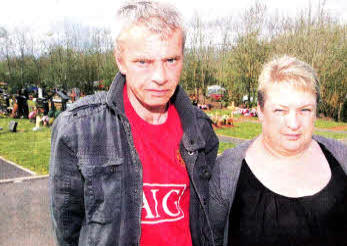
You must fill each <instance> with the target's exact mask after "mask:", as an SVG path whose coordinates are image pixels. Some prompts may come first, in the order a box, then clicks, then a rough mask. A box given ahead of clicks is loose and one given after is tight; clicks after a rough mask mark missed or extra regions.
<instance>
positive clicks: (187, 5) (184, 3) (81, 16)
mask: <svg viewBox="0 0 347 246" xmlns="http://www.w3.org/2000/svg"><path fill="white" fill-rule="evenodd" d="M165 1H167V0H165ZM256 1H257V0H209V1H203V0H175V1H169V2H171V3H172V4H174V5H175V6H176V7H177V8H178V9H179V10H180V11H181V13H182V14H183V16H184V17H185V19H186V20H189V19H190V18H191V17H192V16H193V15H194V14H195V13H198V14H199V15H200V16H202V17H203V18H206V19H209V18H211V19H213V18H215V17H221V16H227V15H229V16H230V15H231V16H237V15H238V14H240V13H242V12H243V11H245V10H246V9H247V8H249V7H251V6H252V5H253V4H254V3H255V2H256ZM122 2H123V1H121V0H31V1H28V0H2V3H1V9H0V27H1V26H2V27H5V28H6V29H8V30H11V29H12V28H14V27H20V28H21V27H28V26H29V27H30V29H31V30H34V31H35V32H37V33H49V32H53V31H54V28H57V26H59V25H62V24H63V23H64V22H72V23H80V24H83V25H87V26H92V27H93V26H95V27H106V28H111V25H112V22H113V20H114V16H115V12H116V10H117V7H118V6H119V5H120V3H122ZM261 2H262V3H265V4H266V6H267V9H268V11H267V13H269V14H273V13H275V12H278V13H279V14H280V15H285V16H286V15H289V16H295V14H296V13H297V12H298V10H302V9H305V8H308V7H309V5H310V4H311V6H312V7H313V9H316V7H317V6H318V4H319V2H321V3H322V2H323V1H322V0H286V1H283V0H263V1H261ZM325 9H326V10H328V11H329V12H330V13H331V15H332V16H340V18H341V21H342V22H344V23H347V1H345V0H326V1H325Z"/></svg>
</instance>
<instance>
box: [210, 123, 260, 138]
mask: <svg viewBox="0 0 347 246" xmlns="http://www.w3.org/2000/svg"><path fill="white" fill-rule="evenodd" d="M215 131H216V133H217V134H220V135H225V136H230V137H235V138H242V139H252V138H254V137H256V136H258V135H259V134H260V133H261V125H260V123H254V122H247V121H244V122H235V123H234V127H230V128H217V129H215Z"/></svg>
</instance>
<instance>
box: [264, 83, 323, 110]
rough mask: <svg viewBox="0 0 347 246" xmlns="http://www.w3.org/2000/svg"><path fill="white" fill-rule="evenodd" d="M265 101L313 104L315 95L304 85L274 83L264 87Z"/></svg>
mask: <svg viewBox="0 0 347 246" xmlns="http://www.w3.org/2000/svg"><path fill="white" fill-rule="evenodd" d="M265 97H266V100H265V101H266V102H268V103H274V104H283V105H289V104H296V105H301V104H315V102H316V95H315V94H314V92H312V91H311V90H309V89H308V88H305V87H298V86H294V85H291V84H288V83H275V84H273V85H271V86H269V87H268V88H267V89H266V93H265Z"/></svg>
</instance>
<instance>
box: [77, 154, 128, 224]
mask: <svg viewBox="0 0 347 246" xmlns="http://www.w3.org/2000/svg"><path fill="white" fill-rule="evenodd" d="M122 163H123V160H122V159H118V158H114V157H113V158H104V157H88V158H81V159H80V161H79V166H80V170H81V172H82V175H83V177H84V180H85V182H84V205H85V210H86V211H85V212H86V219H87V223H99V224H107V223H110V222H111V221H112V220H113V219H114V218H115V217H116V215H117V213H119V212H120V205H121V196H122V195H121V184H122V182H121V177H122Z"/></svg>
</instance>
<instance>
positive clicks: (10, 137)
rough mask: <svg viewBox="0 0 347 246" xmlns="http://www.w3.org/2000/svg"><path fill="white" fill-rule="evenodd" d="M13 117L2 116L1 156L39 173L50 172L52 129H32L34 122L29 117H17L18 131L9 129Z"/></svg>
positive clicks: (0, 134) (0, 120)
mask: <svg viewBox="0 0 347 246" xmlns="http://www.w3.org/2000/svg"><path fill="white" fill-rule="evenodd" d="M11 120H13V119H8V118H0V127H2V128H3V130H0V156H2V157H4V158H5V159H8V160H10V161H13V162H15V163H17V164H19V165H21V166H23V167H25V168H28V169H30V170H31V171H34V172H36V173H37V174H47V173H48V163H49V155H50V146H51V143H50V135H51V133H50V129H49V128H46V127H44V128H41V130H39V131H36V132H34V131H32V128H33V127H34V126H35V125H34V123H31V122H29V120H27V119H16V121H17V122H18V126H17V131H18V132H16V133H13V132H10V131H9V129H8V125H9V122H10V121H11Z"/></svg>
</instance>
